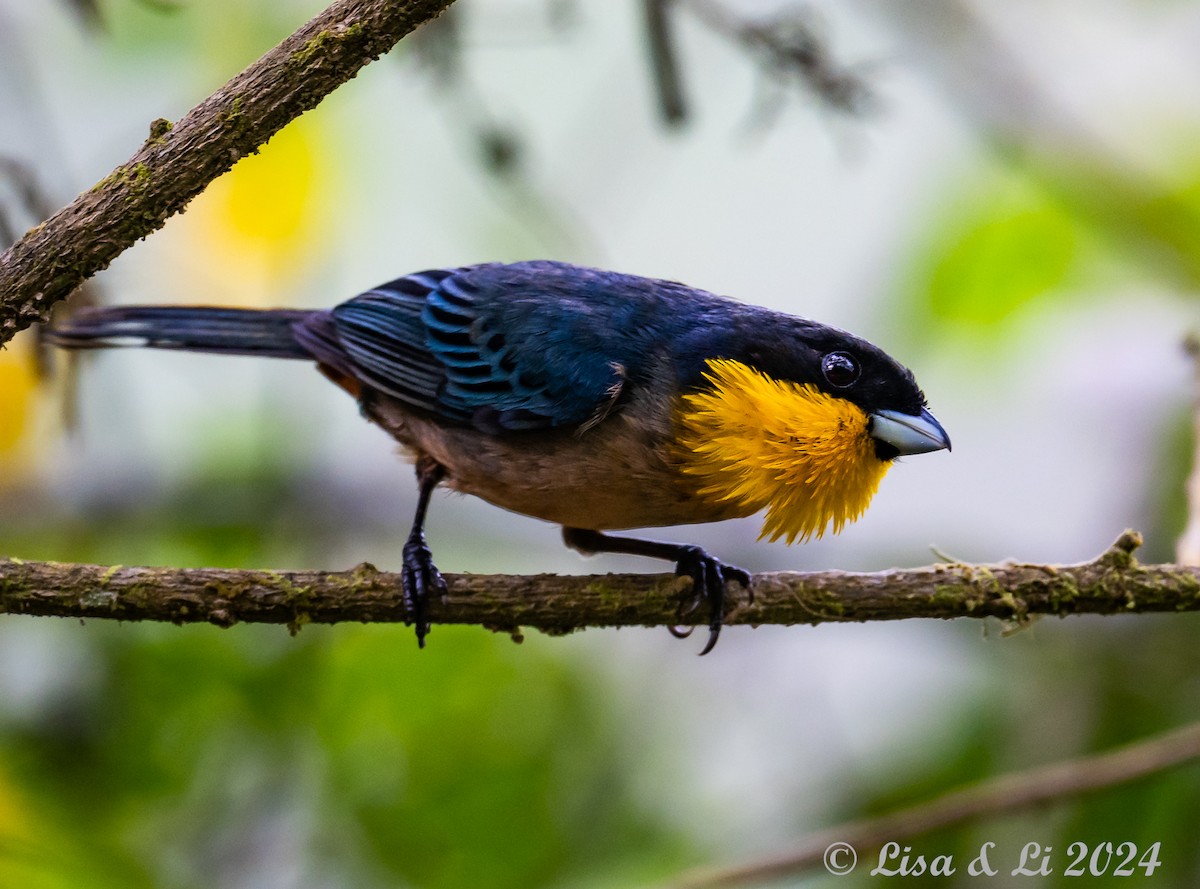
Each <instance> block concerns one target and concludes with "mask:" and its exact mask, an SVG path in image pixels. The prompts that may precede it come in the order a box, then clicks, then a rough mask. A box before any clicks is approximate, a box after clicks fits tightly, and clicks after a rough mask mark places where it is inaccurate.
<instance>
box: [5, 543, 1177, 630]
mask: <svg viewBox="0 0 1200 889" xmlns="http://www.w3.org/2000/svg"><path fill="white" fill-rule="evenodd" d="M1140 544H1141V537H1140V536H1139V535H1137V534H1136V533H1134V532H1131V531H1127V532H1126V533H1125V534H1123V535H1122V536H1121V538H1120V539H1119V540H1118V541H1117V542H1116V543H1115V544H1114V545H1113V547H1112V548H1110V549H1109V550H1108V551H1107V552H1105V553H1104V554H1103V555H1101V556H1100V557H1099V558H1097V559H1096V560H1094V561H1092V562H1087V563H1084V564H1080V565H1069V566H1048V565H1022V564H1000V565H966V564H961V563H954V564H939V565H932V566H929V567H927V568H915V569H910V570H892V571H881V572H876V573H869V574H853V573H848V572H841V571H826V572H818V573H809V574H799V573H790V572H789V573H777V574H759V575H757V576H756V577H755V578H754V593H755V596H754V602H753V604H750V603H747V602H746V601H745V598H746V597H745V596H735V598H736V599H738V600H739V601H740V603H741V604H738V605H736V607H733V608H732V609H731V611H730V612H729V614H728V616H727V620H728V622H729V623H731V624H753V625H759V624H819V623H828V622H844V621H868V620H870V621H880V620H902V619H907V618H942V619H947V618H956V617H974V618H982V617H997V618H1001V619H1003V620H1008V621H1016V622H1024V621H1027V620H1028V619H1029V618H1030V617H1032V616H1033V615H1037V614H1054V615H1059V616H1060V617H1061V616H1066V615H1068V614H1131V613H1141V612H1163V611H1165V612H1176V611H1200V569H1198V568H1190V567H1183V566H1177V565H1139V564H1138V563H1137V561H1136V560H1135V559H1134V558H1133V551H1134V550H1135V549H1136V548H1137V547H1138V546H1139V545H1140ZM446 580H447V582H448V585H449V595H448V596H447V597H446V599H445V600H444V601H442V602H433V603H431V604H430V608H429V617H430V619H431V620H432V621H433V622H434V623H454V624H475V625H479V626H484V627H488V628H491V629H497V630H502V631H506V632H507V631H515V630H516V629H517V628H519V627H533V628H536V629H540V630H542V631H545V632H549V633H565V632H569V631H571V630H574V629H579V628H582V627H621V626H672V625H674V624H677V623H679V618H678V616H677V614H676V610H677V608H676V606H677V604H678V596H679V595H680V594H681V593H682V592H683V591H684V589H685V588H686V587H687V585H688V584H689V583H690V581H688V580H686V579H681V578H677V577H674V576H672V575H668V574H608V575H593V576H557V575H553V574H540V575H532V576H513V575H466V574H459V575H448V576H447V578H446ZM731 589H734V590H736V589H737V588H736V587H733V588H731ZM700 610H701V611H702V609H700ZM0 613H11V614H34V615H54V616H58V617H75V618H89V617H90V618H114V619H117V620H160V621H172V622H174V623H195V622H209V623H213V624H218V625H221V626H229V625H232V624H235V623H238V622H240V621H247V622H253V623H281V624H289V625H291V626H293V627H294V626H298V625H300V624H303V623H309V622H313V623H336V622H339V621H373V622H388V621H403V620H404V618H405V615H404V609H403V607H402V605H401V597H400V576H399V575H398V574H390V573H384V572H381V571H377V570H376V569H375V568H373V567H371V566H370V565H361V566H359V567H358V568H355V569H353V570H351V571H342V572H320V571H292V572H274V571H236V570H224V569H175V568H126V567H122V566H115V567H103V566H97V565H71V564H60V563H56V562H23V561H18V560H16V559H12V560H8V561H0ZM706 619H707V616H706V615H704V614H693V615H692V616H691V618H690V620H692V621H703V620H706Z"/></svg>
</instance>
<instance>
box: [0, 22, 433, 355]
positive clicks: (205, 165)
mask: <svg viewBox="0 0 1200 889" xmlns="http://www.w3.org/2000/svg"><path fill="white" fill-rule="evenodd" d="M451 2H452V0H335V2H334V3H332V4H331V5H330V6H329V8H327V9H326V10H325V11H324V12H322V13H320V14H319V15H318V16H316V17H315V18H314V19H312V21H310V22H308V23H307V24H306V25H304V27H302V28H300V30H298V31H296V32H295V33H294V34H292V35H291V36H290V37H288V38H287V39H286V40H284V41H283V42H282V43H280V44H279V45H278V46H277V47H275V48H274V49H272V50H271V51H270V52H268V53H267V54H266V55H264V56H263V57H262V58H260V59H259V60H258V61H256V62H255V63H254V64H252V65H251V66H250V67H249V68H247V69H246V70H245V71H243V72H242V73H241V74H238V75H237V76H236V77H234V78H233V79H232V80H230V81H229V82H228V83H227V84H225V85H224V86H223V87H221V88H220V89H219V90H217V91H216V92H215V93H213V94H212V95H211V96H209V97H208V98H207V99H205V100H204V101H203V102H201V103H200V104H199V105H197V106H196V107H195V108H193V109H192V110H191V111H189V112H188V113H187V114H186V115H185V116H184V117H183V118H182V119H181V120H179V121H178V122H177V123H175V124H172V123H170V122H169V121H166V120H157V121H155V122H154V123H153V124H151V125H150V137H149V138H148V139H147V140H146V142H145V144H143V145H142V147H141V148H140V149H138V151H137V153H135V154H134V155H133V157H132V158H130V159H129V160H128V161H126V162H125V163H124V164H122V165H121V166H119V167H117V169H115V170H114V171H113V172H112V173H111V174H109V175H108V176H107V177H105V178H104V179H102V180H101V181H100V182H98V183H97V184H96V185H95V186H94V187H93V188H92V189H91V190H90V191H86V192H84V193H83V194H81V195H79V196H78V197H77V198H76V199H75V200H74V201H72V202H71V203H70V204H69V205H68V206H66V207H64V208H63V209H62V210H60V211H59V212H58V213H56V214H55V215H54V216H52V217H51V218H49V219H47V220H46V221H45V222H43V223H42V224H41V225H38V226H36V227H35V228H33V229H31V230H30V231H29V232H27V233H26V234H25V236H24V237H23V238H21V240H20V241H18V242H17V243H16V244H14V245H13V246H12V247H11V248H10V249H9V250H8V251H7V252H6V253H4V254H3V255H0V344H3V343H5V342H7V341H8V340H10V339H12V338H13V336H15V335H16V334H17V333H18V332H19V331H21V330H23V329H25V328H26V327H29V326H30V325H31V324H35V323H37V322H40V321H45V320H46V318H47V316H48V312H49V309H50V307H51V305H53V304H54V303H55V302H56V301H58V300H60V299H63V298H65V297H66V296H67V295H69V294H70V293H71V291H72V290H74V289H75V288H76V287H78V286H79V285H80V284H81V283H83V281H85V280H86V279H87V278H89V277H90V276H92V275H94V274H95V273H96V272H98V271H100V270H101V269H103V268H105V267H107V266H108V264H109V263H110V262H112V261H113V260H114V259H115V258H116V257H117V256H119V255H120V254H121V253H122V252H123V251H124V250H126V249H127V248H129V247H131V246H133V244H134V243H136V242H137V241H138V240H139V239H141V238H144V237H146V235H148V234H150V233H151V232H153V231H155V230H156V229H158V228H160V227H161V226H162V225H163V223H164V222H166V220H167V218H168V217H170V216H172V215H174V214H175V213H178V212H179V211H180V210H182V209H183V208H184V206H186V205H187V203H188V202H189V201H190V200H191V199H192V198H194V197H195V196H196V195H198V194H199V193H200V192H201V191H203V190H204V188H205V187H206V186H207V185H208V183H210V182H212V181H213V180H214V179H216V178H217V177H218V176H220V175H221V174H222V173H224V172H225V171H226V170H228V169H229V168H230V167H232V166H233V165H234V164H235V163H236V162H237V161H238V159H239V158H242V157H244V156H246V155H247V154H253V153H254V152H256V151H257V150H258V149H259V147H261V146H262V145H264V144H265V143H266V142H267V140H268V139H270V138H271V136H273V135H274V134H275V133H276V132H278V131H279V130H280V129H282V128H283V126H284V125H285V124H287V123H288V122H289V121H291V120H293V119H294V118H296V117H299V116H300V114H302V113H303V112H305V111H307V110H309V109H310V108H314V107H316V105H317V104H318V103H319V102H320V101H321V100H322V99H324V98H325V96H327V95H328V94H329V93H331V92H332V91H333V90H334V89H335V88H336V87H338V86H340V85H341V84H343V83H345V82H346V81H347V80H349V79H350V78H351V77H353V76H354V75H355V74H357V73H358V71H359V69H360V68H362V67H363V66H364V65H366V64H367V63H368V62H370V61H372V60H374V59H376V58H378V57H379V56H381V55H383V54H384V53H385V52H387V51H388V50H390V49H391V48H392V47H393V46H395V45H396V43H397V42H398V41H399V40H400V38H402V37H403V36H404V35H405V34H408V33H409V32H410V31H412V30H413V29H414V28H416V27H417V26H418V25H420V24H422V23H423V22H425V21H428V20H429V19H431V18H433V17H434V16H436V15H437V14H438V13H439V12H441V11H442V10H443V9H445V8H446V7H447V6H449V5H450V3H451Z"/></svg>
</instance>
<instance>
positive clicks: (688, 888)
mask: <svg viewBox="0 0 1200 889" xmlns="http://www.w3.org/2000/svg"><path fill="white" fill-rule="evenodd" d="M1198 758H1200V723H1193V724H1192V725H1187V726H1184V727H1183V728H1178V729H1174V730H1172V731H1169V732H1164V733H1163V734H1161V735H1155V736H1154V737H1151V738H1149V739H1146V740H1142V741H1138V742H1136V743H1133V744H1129V745H1127V746H1125V747H1119V748H1117V749H1116V750H1113V751H1110V752H1108V753H1101V754H1097V755H1095V756H1086V757H1082V758H1080V759H1073V760H1069V761H1067V762H1061V763H1054V764H1052V765H1047V766H1040V767H1038V768H1034V769H1029V770H1028V771H1024V772H1013V773H1011V774H1008V775H1001V776H1000V777H998V778H993V779H991V780H989V781H984V782H982V783H980V784H975V785H973V786H971V787H964V788H962V789H960V790H955V791H952V792H950V793H947V794H946V795H944V796H940V797H938V798H937V799H935V800H932V801H931V802H927V803H921V804H920V805H916V806H912V807H910V808H907V809H901V810H900V811H898V812H893V813H891V814H889V815H883V816H882V817H879V818H869V819H865V820H863V821H855V822H852V823H850V824H843V825H841V826H839V827H834V828H830V829H829V830H823V831H820V832H819V833H815V834H812V835H811V836H809V837H807V838H806V839H805V840H804V841H803V842H801V843H800V844H799V846H797V847H796V848H795V849H794V850H792V851H791V852H790V853H788V854H787V855H784V856H782V857H780V858H777V859H774V860H770V861H762V862H759V863H757V864H751V865H746V866H744V867H739V868H730V869H728V870H720V871H708V872H704V873H701V872H697V873H695V874H693V875H690V876H688V875H685V876H684V877H683V878H682V879H681V880H680V881H679V882H677V883H672V884H671V887H672V889H716V887H729V886H753V885H759V884H762V883H767V882H770V881H773V880H779V879H783V878H785V877H795V876H796V875H797V874H798V873H800V872H802V871H806V870H811V869H812V868H814V867H817V866H819V865H820V864H822V862H823V860H824V855H825V851H826V849H828V848H829V847H830V846H831V845H832V844H834V843H847V844H849V845H850V846H851V847H853V848H854V850H855V851H856V852H857V853H858V854H859V855H860V856H862V855H863V854H864V853H867V852H871V851H874V850H877V849H879V848H881V847H882V846H883V845H884V844H885V843H888V842H893V841H895V842H903V841H904V840H907V839H911V838H912V837H916V836H920V835H921V834H925V833H928V832H930V831H932V830H936V829H938V828H942V827H947V826H950V825H953V824H960V823H962V822H964V821H970V820H973V819H978V818H982V817H990V816H994V815H1000V814H1003V813H1006V812H1013V811H1017V810H1019V809H1028V808H1031V807H1033V806H1037V805H1041V804H1045V803H1052V802H1059V801H1061V800H1064V799H1067V798H1069V797H1072V796H1078V795H1080V794H1083V793H1089V792H1091V791H1095V790H1101V789H1104V788H1108V787H1113V786H1115V785H1118V784H1124V783H1126V782H1128V781H1133V780H1135V779H1137V778H1142V777H1145V776H1146V775H1152V774H1154V773H1156V772H1161V771H1163V770H1164V769H1168V768H1170V767H1172V766H1177V765H1180V764H1182V763H1186V762H1189V761H1191V760H1194V759H1198ZM860 860H861V859H860Z"/></svg>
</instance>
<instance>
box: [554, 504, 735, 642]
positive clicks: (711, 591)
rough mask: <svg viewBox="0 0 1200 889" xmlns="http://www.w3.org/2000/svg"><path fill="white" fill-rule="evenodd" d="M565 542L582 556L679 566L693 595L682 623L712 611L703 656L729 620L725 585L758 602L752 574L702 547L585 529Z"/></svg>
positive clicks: (570, 531)
mask: <svg viewBox="0 0 1200 889" xmlns="http://www.w3.org/2000/svg"><path fill="white" fill-rule="evenodd" d="M563 540H564V541H565V542H566V544H567V546H569V547H571V548H572V549H577V550H579V551H580V552H582V553H589V554H590V553H625V554H627V555H631V556H649V557H651V558H653V559H667V560H668V561H671V562H674V563H675V573H676V574H677V575H679V576H681V577H683V576H687V577H690V578H691V579H692V595H691V598H690V599H684V600H683V601H682V602H680V604H679V611H678V612H677V616H678V617H679V619H680V620H682V619H683V618H685V617H687V616H688V615H689V614H691V613H692V612H693V611H695V610H696V609H697V608H698V607H699V606H700V603H701V602H707V603H708V608H709V618H708V642H707V643H705V645H704V650H703V651H701V652H700V654H708V653H709V652H710V651H712V650H713V646H714V645H716V644H717V637H718V636H720V635H721V624H722V623H723V622H724V619H725V584H726V582H727V581H730V580H736V581H737V582H738V583H740V584H741V585H742V586H744V587H745V588H746V591H747V593H748V595H749V598H750V601H751V602H753V601H754V592H753V590H751V588H750V574H749V572H747V571H744V570H742V569H741V568H737V567H735V566H733V565H726V564H725V563H723V562H721V561H720V560H719V559H715V558H713V557H712V556H710V555H709V554H708V553H706V552H705V551H704V550H703V549H701V548H700V547H698V546H691V545H689V544H686V543H664V542H662V541H659V540H641V539H639V538H636V537H613V536H611V535H609V534H602V533H601V532H599V531H589V530H587V529H585V528H567V527H564V528H563ZM671 632H672V633H673V634H674V635H676V636H686V635H688V633H690V632H691V630H690V629H689V630H688V632H687V633H680V632H679V631H678V630H676V629H675V628H674V627H672V628H671Z"/></svg>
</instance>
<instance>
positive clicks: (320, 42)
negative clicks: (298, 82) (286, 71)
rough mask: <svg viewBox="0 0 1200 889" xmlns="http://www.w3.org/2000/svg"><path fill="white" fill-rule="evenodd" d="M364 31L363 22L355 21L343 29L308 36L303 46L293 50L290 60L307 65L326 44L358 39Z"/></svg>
mask: <svg viewBox="0 0 1200 889" xmlns="http://www.w3.org/2000/svg"><path fill="white" fill-rule="evenodd" d="M364 31H365V29H364V27H363V24H362V22H355V23H354V24H353V25H351V26H350V27H348V28H346V29H345V30H343V31H321V32H320V33H318V34H315V35H313V36H312V37H310V38H308V40H306V41H305V42H304V45H303V46H302V47H300V48H299V49H298V50H296V51H295V52H293V53H292V54H291V56H290V57H289V61H291V62H292V63H294V64H297V65H307V64H308V63H309V62H310V61H312V58H313V56H315V55H317V54H318V53H320V52H321V51H322V50H323V49H324V48H325V46H326V44H329V43H336V42H339V41H342V40H354V39H357V38H358V37H360V36H361V35H362V34H363V32H364Z"/></svg>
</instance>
